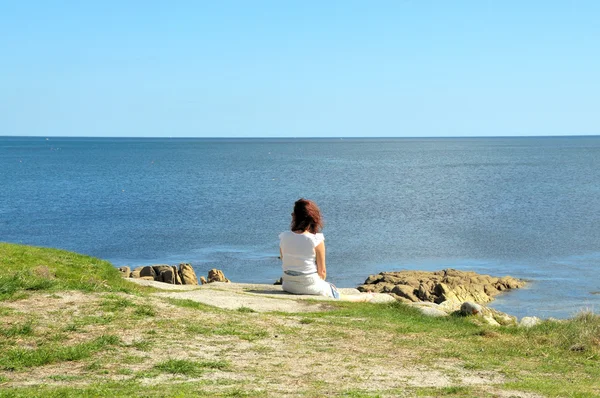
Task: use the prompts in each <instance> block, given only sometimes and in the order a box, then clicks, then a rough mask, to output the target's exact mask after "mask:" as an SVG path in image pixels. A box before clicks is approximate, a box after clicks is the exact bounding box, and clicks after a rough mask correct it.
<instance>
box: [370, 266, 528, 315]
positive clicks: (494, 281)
mask: <svg viewBox="0 0 600 398" xmlns="http://www.w3.org/2000/svg"><path fill="white" fill-rule="evenodd" d="M524 284H525V282H524V281H521V280H519V279H515V278H512V277H509V276H507V277H503V278H497V277H493V276H490V275H480V274H477V273H475V272H467V271H458V270H455V269H451V268H449V269H445V270H441V271H435V272H426V271H398V272H381V273H379V274H377V275H371V276H369V277H368V278H367V279H366V280H365V283H364V284H363V285H361V286H359V287H358V289H359V290H360V291H362V292H376V293H393V294H394V295H397V296H399V297H404V298H409V299H410V300H411V301H412V300H414V298H413V297H412V296H415V297H417V298H418V299H419V300H423V301H432V302H435V303H438V304H439V303H443V302H447V301H450V302H452V303H448V304H446V307H447V308H448V309H450V308H455V307H460V304H461V303H462V302H464V301H470V302H475V303H487V302H490V301H492V300H493V299H494V296H495V295H497V294H499V293H500V292H502V291H504V290H507V289H516V288H519V287H521V286H523V285H524ZM398 286H405V287H403V288H399V287H398ZM394 289H396V291H394ZM411 290H412V295H411V294H410V291H411ZM456 309H458V308H456Z"/></svg>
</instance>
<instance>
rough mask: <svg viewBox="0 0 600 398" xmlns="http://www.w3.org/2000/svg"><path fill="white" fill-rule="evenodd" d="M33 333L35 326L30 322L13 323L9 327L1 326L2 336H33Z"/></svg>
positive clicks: (0, 333)
mask: <svg viewBox="0 0 600 398" xmlns="http://www.w3.org/2000/svg"><path fill="white" fill-rule="evenodd" d="M32 334H33V327H32V325H31V323H30V322H28V323H25V324H23V325H13V326H11V327H8V328H5V327H2V328H0V336H2V337H16V336H31V335H32Z"/></svg>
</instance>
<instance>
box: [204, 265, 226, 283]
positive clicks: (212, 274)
mask: <svg viewBox="0 0 600 398" xmlns="http://www.w3.org/2000/svg"><path fill="white" fill-rule="evenodd" d="M212 282H229V279H227V278H225V275H224V274H223V271H221V270H220V269H216V268H213V269H211V270H210V271H208V283H212Z"/></svg>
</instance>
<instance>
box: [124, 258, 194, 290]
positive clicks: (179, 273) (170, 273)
mask: <svg viewBox="0 0 600 398" xmlns="http://www.w3.org/2000/svg"><path fill="white" fill-rule="evenodd" d="M128 270H129V267H121V268H119V271H120V272H121V273H122V274H123V276H124V277H125V274H127V275H128V277H130V278H140V279H145V280H153V281H157V282H163V283H169V284H172V285H197V284H198V278H197V277H196V273H195V272H194V269H193V268H192V266H191V265H190V264H188V263H181V264H179V268H177V266H176V265H168V264H155V265H148V266H145V267H137V268H135V269H134V270H133V271H131V272H130V273H128Z"/></svg>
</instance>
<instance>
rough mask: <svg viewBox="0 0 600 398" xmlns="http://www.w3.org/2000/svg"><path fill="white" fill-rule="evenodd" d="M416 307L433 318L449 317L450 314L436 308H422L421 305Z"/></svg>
mask: <svg viewBox="0 0 600 398" xmlns="http://www.w3.org/2000/svg"><path fill="white" fill-rule="evenodd" d="M415 307H416V308H417V309H418V310H419V311H421V312H422V313H423V314H425V315H427V316H433V317H441V316H448V314H447V313H446V312H444V311H442V310H439V309H437V308H434V307H425V306H420V305H416V306H415Z"/></svg>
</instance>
